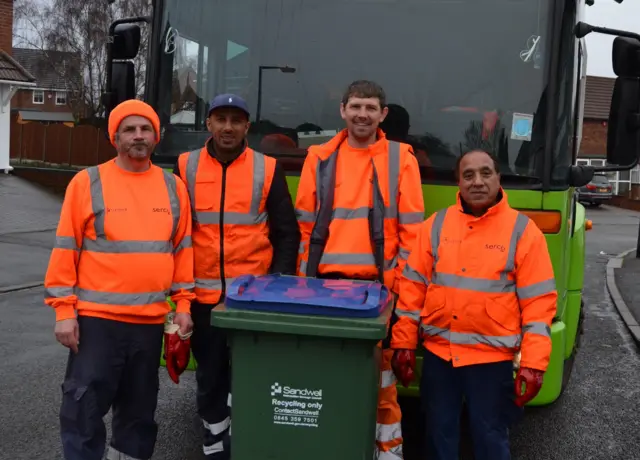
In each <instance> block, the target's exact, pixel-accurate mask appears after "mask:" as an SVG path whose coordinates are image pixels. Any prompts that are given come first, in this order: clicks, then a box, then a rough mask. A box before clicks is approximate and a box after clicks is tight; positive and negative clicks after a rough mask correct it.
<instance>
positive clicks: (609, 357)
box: [0, 207, 640, 460]
mask: <svg viewBox="0 0 640 460" xmlns="http://www.w3.org/2000/svg"><path fill="white" fill-rule="evenodd" d="M588 215H589V218H591V219H593V222H594V227H593V230H592V231H590V232H588V234H587V243H588V248H587V261H586V277H587V279H586V288H585V303H586V318H585V326H584V327H585V334H584V337H583V340H582V348H581V351H580V354H579V355H578V357H577V360H576V364H575V368H574V371H573V374H572V380H571V382H570V384H569V386H568V388H567V390H566V391H565V394H564V395H563V397H562V399H561V400H560V401H558V402H557V403H556V404H555V405H553V406H550V407H546V408H542V409H535V410H528V411H527V414H526V416H525V419H524V421H523V422H522V423H521V424H520V425H519V426H517V427H516V429H515V430H514V432H513V433H512V451H513V458H514V459H518V460H547V459H566V460H589V459H594V460H595V459H598V460H599V459H602V460H614V459H625V460H626V459H634V458H640V435H639V434H638V433H640V416H639V413H640V353H639V352H638V350H637V349H636V348H635V346H634V345H633V343H632V342H631V339H630V337H629V335H628V333H627V331H626V330H625V328H624V325H623V324H622V322H621V321H620V319H619V317H618V316H617V313H616V311H615V310H614V308H613V306H612V304H611V302H610V301H609V298H608V294H607V293H606V288H605V285H604V279H605V266H606V262H607V254H617V253H620V252H622V251H624V250H626V249H629V248H632V247H634V246H635V243H636V236H637V229H638V214H636V213H633V212H631V211H624V210H619V209H615V208H607V207H605V208H601V209H589V210H588ZM14 236H15V235H13V236H12V238H11V239H12V241H11V242H10V243H9V242H8V241H6V244H11V246H12V247H13V249H14V250H16V244H20V242H19V240H18V241H16V238H15V237H14ZM40 238H41V236H40V235H38V236H37V238H36V237H35V235H34V236H33V238H30V239H29V240H27V241H25V244H24V246H23V250H24V251H25V254H26V253H29V252H32V253H33V252H34V251H35V250H36V247H34V246H36V245H35V244H34V242H35V240H37V241H40ZM46 238H47V237H45V241H46ZM37 249H38V250H39V249H40V248H37ZM601 251H602V252H604V253H605V254H601ZM18 270H22V268H19V269H18V268H16V270H15V272H16V273H14V274H16V275H17V274H18V273H17V271H18ZM41 271H42V269H41V268H37V269H36V270H35V271H31V272H30V274H31V273H39V272H41ZM42 295H43V291H42V288H34V289H30V290H26V291H20V292H14V293H8V294H3V295H0V337H1V338H0V356H1V359H0V376H1V377H0V382H1V383H2V385H1V386H0V408H2V410H1V411H0V440H1V441H0V446H1V448H0V459H1V460H21V459H25V460H27V459H28V460H34V459H38V460H39V459H42V460H58V459H62V455H61V451H60V441H59V431H58V418H57V417H58V415H57V414H58V408H59V405H60V383H61V379H62V375H63V372H64V366H65V360H66V351H65V349H63V348H62V347H61V346H59V345H58V344H57V343H56V342H55V339H54V337H53V321H54V316H53V312H52V311H50V310H49V309H48V308H47V307H45V306H43V303H42ZM160 373H161V389H160V395H159V402H158V412H157V419H158V420H159V423H160V432H159V440H158V444H157V447H156V454H155V456H154V457H153V458H154V459H156V460H196V459H203V458H204V457H203V456H202V453H201V449H200V445H199V443H200V439H199V427H200V422H199V421H198V419H197V418H196V417H195V405H194V390H195V385H194V378H193V374H192V373H189V374H187V375H185V376H183V378H182V381H181V383H180V385H175V384H173V382H171V381H170V380H169V378H168V377H167V375H166V371H165V370H164V369H161V371H160ZM106 422H107V426H108V425H109V418H108V417H107V420H106ZM345 435H348V433H345ZM408 460H413V459H408Z"/></svg>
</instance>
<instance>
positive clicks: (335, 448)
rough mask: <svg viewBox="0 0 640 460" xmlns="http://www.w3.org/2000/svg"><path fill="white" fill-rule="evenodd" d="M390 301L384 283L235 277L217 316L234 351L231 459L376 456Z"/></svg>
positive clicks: (347, 459)
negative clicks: (383, 342)
mask: <svg viewBox="0 0 640 460" xmlns="http://www.w3.org/2000/svg"><path fill="white" fill-rule="evenodd" d="M392 304H393V302H392V296H391V294H390V292H389V291H388V289H387V288H386V287H385V286H383V285H382V284H380V283H377V282H363V281H352V280H320V279H315V278H302V277H296V276H282V275H265V276H258V277H253V276H251V275H248V276H243V277H240V278H237V279H236V280H235V281H234V283H232V284H231V286H230V287H229V289H228V291H227V296H226V299H225V304H224V305H220V306H218V307H216V308H214V309H213V311H212V313H211V323H212V324H213V325H214V326H217V327H219V328H224V329H226V332H227V334H228V340H229V347H230V350H231V378H232V383H231V394H232V406H231V408H232V409H231V410H232V424H231V429H232V435H231V458H232V459H233V460H327V459H331V460H359V459H366V460H370V459H372V458H373V453H374V446H375V429H376V412H377V400H378V388H379V381H380V361H381V349H380V348H379V347H378V346H377V345H378V342H379V341H380V340H382V339H384V338H385V337H386V334H387V330H388V324H389V318H390V315H391V312H392Z"/></svg>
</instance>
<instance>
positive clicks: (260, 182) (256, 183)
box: [224, 150, 266, 222]
mask: <svg viewBox="0 0 640 460" xmlns="http://www.w3.org/2000/svg"><path fill="white" fill-rule="evenodd" d="M264 178H265V165H264V155H263V154H262V153H260V152H257V151H255V150H254V151H253V186H252V190H251V208H250V209H251V211H250V213H251V215H252V216H254V218H255V219H256V220H259V219H260V217H259V215H260V202H261V201H262V195H263V193H262V190H263V188H264ZM224 217H225V222H226V220H227V219H226V217H227V215H226V214H225V216H224ZM264 219H265V220H266V214H265V216H264Z"/></svg>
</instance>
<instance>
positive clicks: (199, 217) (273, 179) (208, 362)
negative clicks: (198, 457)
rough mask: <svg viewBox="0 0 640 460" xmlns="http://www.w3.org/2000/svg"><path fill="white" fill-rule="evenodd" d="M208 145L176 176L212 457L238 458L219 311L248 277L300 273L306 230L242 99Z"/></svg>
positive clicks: (219, 102) (215, 120)
mask: <svg viewBox="0 0 640 460" xmlns="http://www.w3.org/2000/svg"><path fill="white" fill-rule="evenodd" d="M206 123H207V129H208V130H209V132H210V133H211V137H210V138H209V139H208V140H207V141H206V143H205V145H204V147H203V148H201V149H198V150H194V151H192V152H186V153H183V154H181V155H180V157H179V158H178V162H177V164H176V167H175V169H174V173H175V174H176V175H178V176H180V178H182V180H183V181H184V182H185V183H186V185H187V190H188V191H189V197H190V199H191V206H192V217H193V250H194V258H195V294H196V301H195V302H194V304H193V306H192V310H191V311H192V314H193V321H194V331H193V336H192V342H191V344H192V349H193V355H194V357H195V359H196V362H197V364H198V367H197V369H196V381H197V394H196V403H197V408H198V415H199V416H200V418H201V419H202V421H203V425H204V440H203V452H204V454H205V455H206V456H207V458H211V459H215V460H228V459H229V458H230V455H231V454H230V450H229V448H230V433H231V417H230V406H231V393H230V366H229V359H230V357H229V351H228V348H227V338H226V334H225V333H224V330H222V329H218V328H215V327H213V326H212V325H211V310H212V308H213V307H215V306H216V305H217V304H218V303H221V302H223V301H224V297H225V292H226V289H227V288H228V287H229V285H230V284H231V283H232V282H233V281H234V279H235V278H236V277H238V276H241V275H247V274H250V275H256V276H257V275H265V274H267V273H282V274H290V275H293V274H295V269H296V260H297V255H298V245H299V243H300V231H299V229H298V225H297V222H296V216H295V213H294V211H293V203H292V200H291V195H290V194H289V189H288V187H287V181H286V178H285V174H284V170H283V169H282V167H281V166H280V164H279V163H278V162H277V161H276V160H275V159H274V158H272V157H268V156H266V155H263V154H262V153H260V152H257V151H255V150H253V149H251V148H250V147H249V146H248V143H247V140H246V135H247V132H248V130H249V125H250V123H249V109H248V107H247V104H246V102H245V101H244V100H243V99H242V98H240V97H239V96H236V95H235V94H221V95H218V96H216V97H215V98H214V99H213V100H212V101H211V103H210V105H209V113H208V116H207V121H206Z"/></svg>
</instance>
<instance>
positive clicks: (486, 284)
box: [431, 208, 529, 295]
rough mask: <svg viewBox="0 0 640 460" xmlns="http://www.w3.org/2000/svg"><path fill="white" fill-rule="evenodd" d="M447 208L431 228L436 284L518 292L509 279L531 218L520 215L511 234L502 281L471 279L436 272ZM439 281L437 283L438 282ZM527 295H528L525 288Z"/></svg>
mask: <svg viewBox="0 0 640 460" xmlns="http://www.w3.org/2000/svg"><path fill="white" fill-rule="evenodd" d="M448 209H449V208H447V209H446V210H445V211H444V212H443V211H439V212H438V213H437V214H436V217H435V218H434V221H433V226H432V228H431V252H432V253H433V273H432V276H431V279H432V282H433V283H434V284H439V285H442V286H448V287H454V288H458V289H467V290H472V291H478V292H496V293H502V292H516V286H515V282H514V281H513V280H510V279H509V276H508V275H509V273H511V272H513V270H514V269H515V257H516V256H515V255H516V250H517V248H518V243H519V241H520V238H521V237H522V235H523V234H524V231H525V230H526V228H527V224H528V223H529V218H528V217H527V216H525V215H524V214H521V213H518V216H517V217H516V222H515V224H514V227H513V231H512V232H511V241H510V242H509V252H508V254H507V262H506V264H505V268H504V269H503V270H502V272H501V273H500V280H491V279H482V278H470V277H466V276H460V275H454V274H451V273H439V272H438V271H437V270H436V264H437V262H438V249H439V246H440V233H441V232H442V227H443V225H444V219H445V215H446V212H447V211H448ZM436 280H437V281H436ZM524 293H525V295H526V294H527V291H526V288H524Z"/></svg>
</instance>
